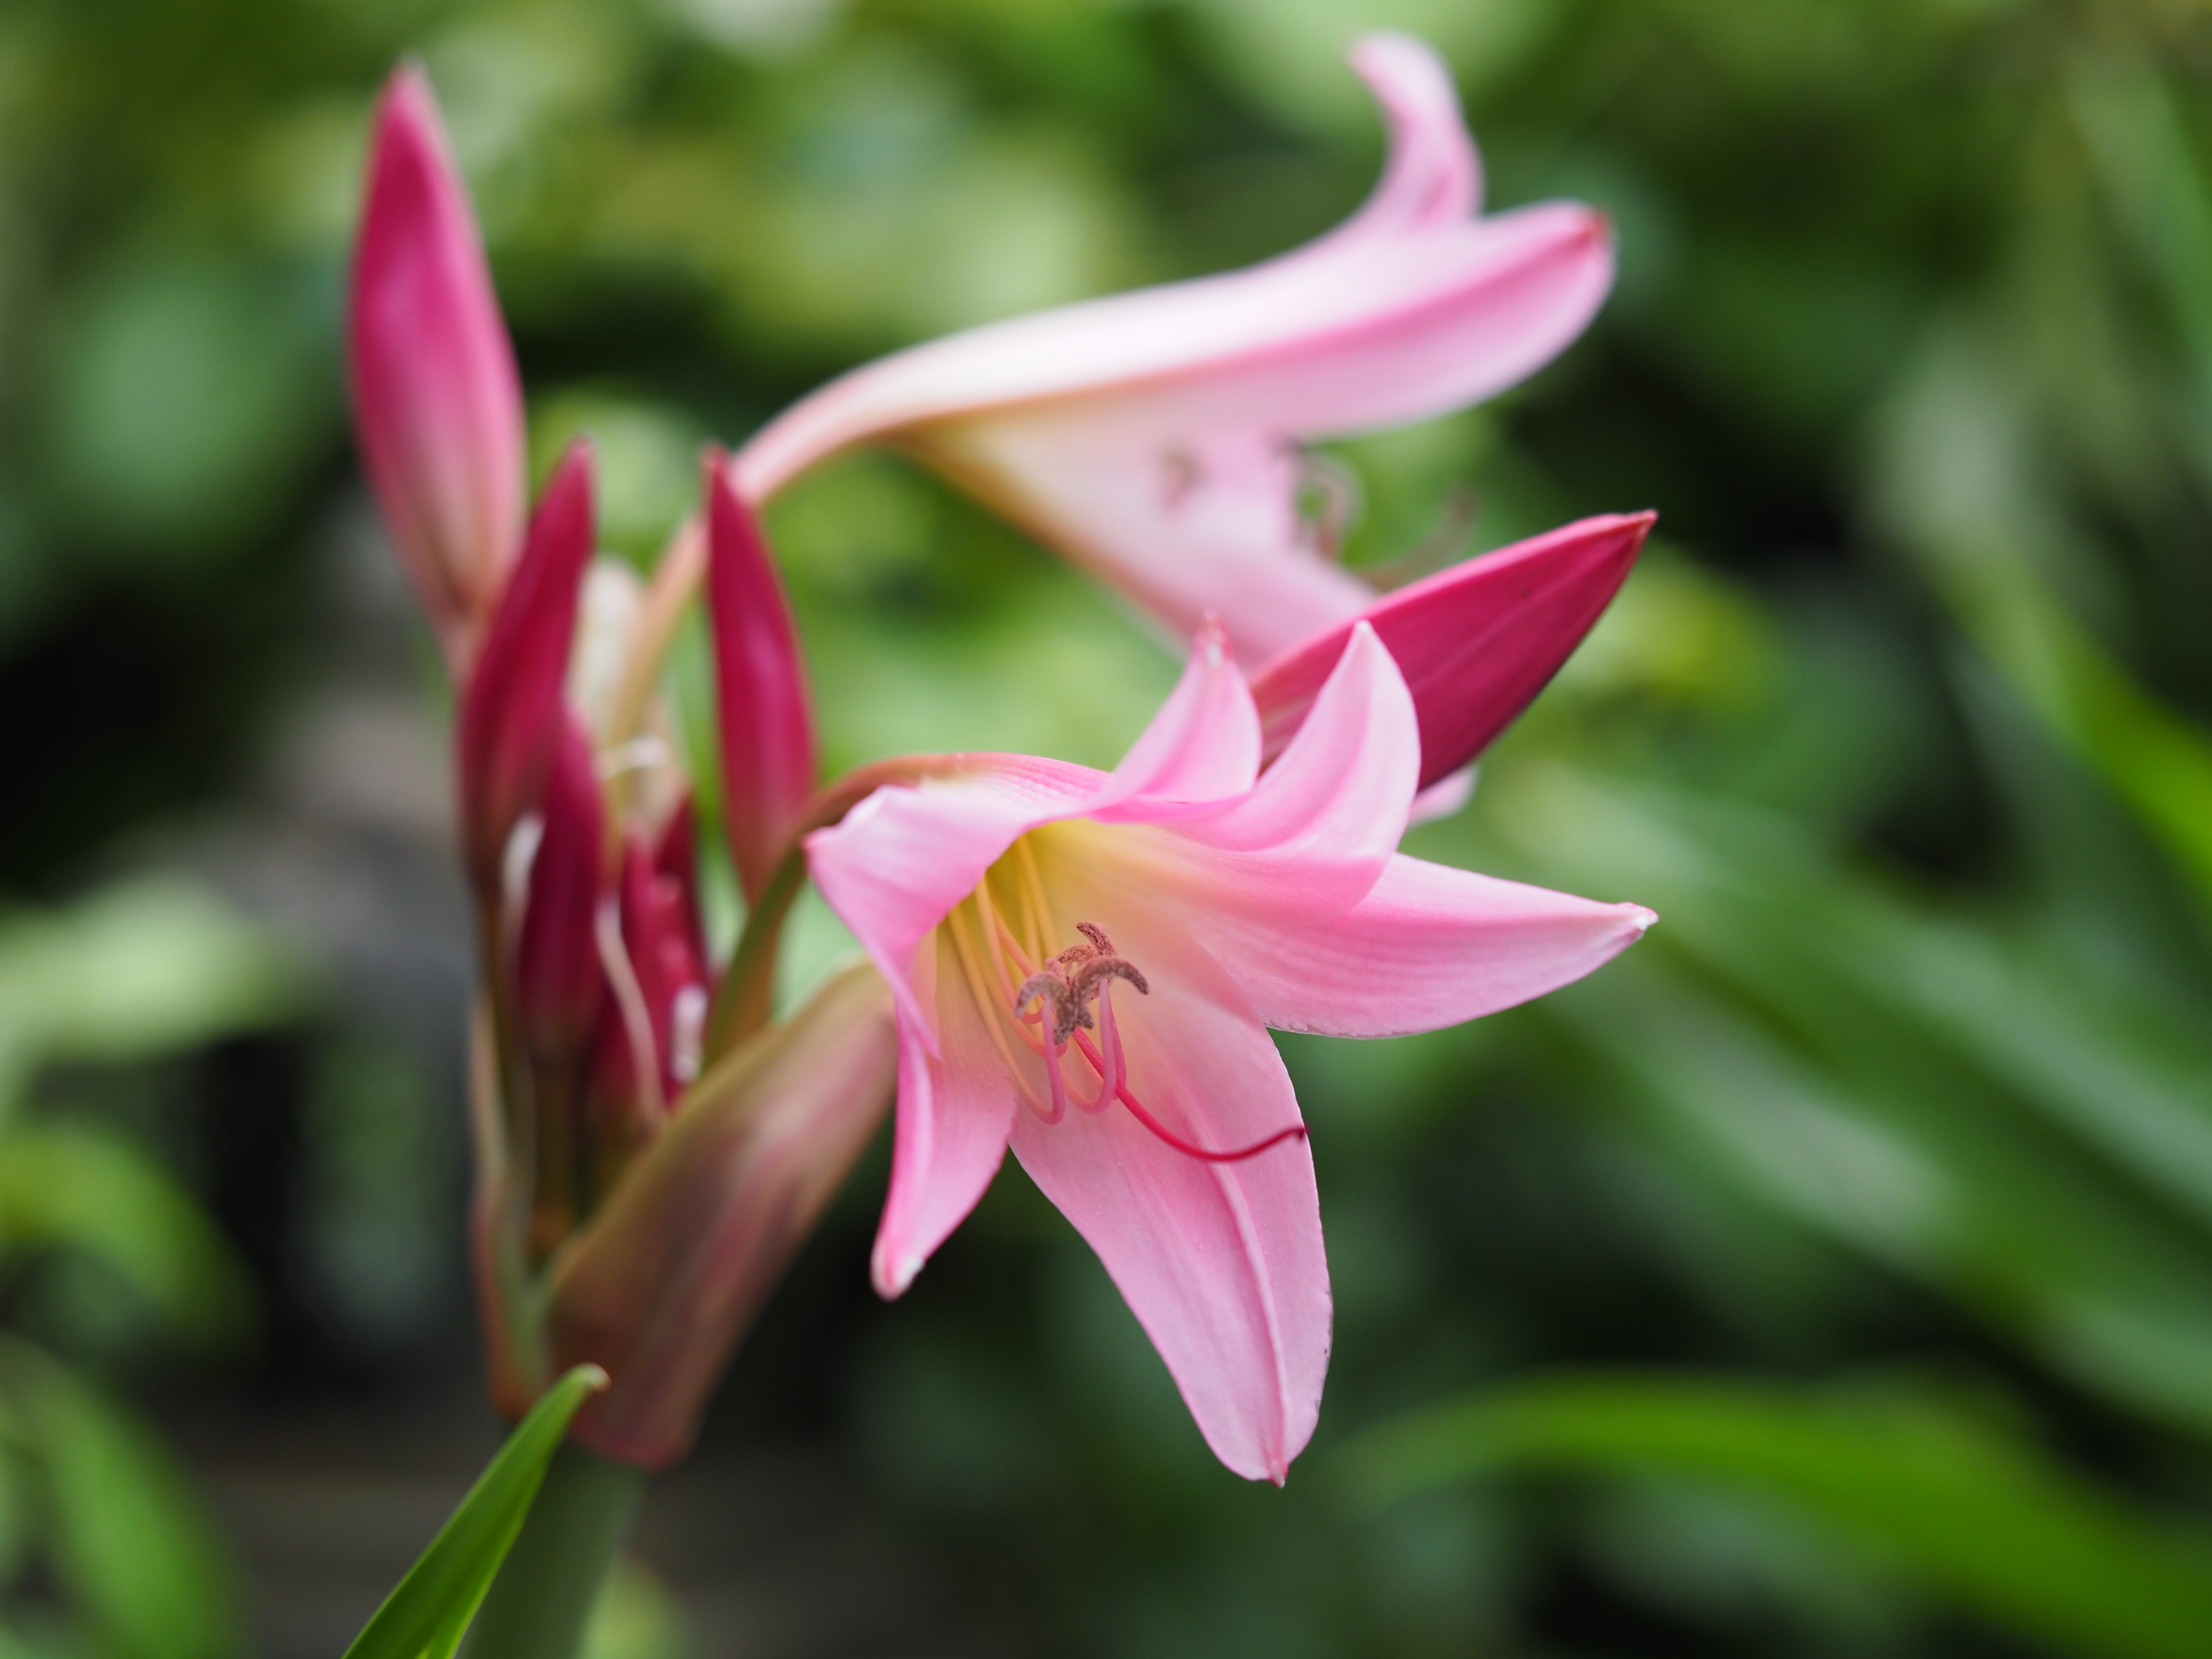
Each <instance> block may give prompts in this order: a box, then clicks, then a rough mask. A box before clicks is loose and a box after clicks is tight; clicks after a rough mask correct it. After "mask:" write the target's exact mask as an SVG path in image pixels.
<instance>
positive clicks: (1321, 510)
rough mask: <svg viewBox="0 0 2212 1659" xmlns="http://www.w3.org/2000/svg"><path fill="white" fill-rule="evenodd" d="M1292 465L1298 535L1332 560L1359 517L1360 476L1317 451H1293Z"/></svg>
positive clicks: (1342, 547)
mask: <svg viewBox="0 0 2212 1659" xmlns="http://www.w3.org/2000/svg"><path fill="white" fill-rule="evenodd" d="M1293 465H1295V466H1296V468H1297V489H1296V497H1295V499H1296V503H1297V519H1298V532H1299V535H1300V537H1301V538H1302V539H1303V540H1304V541H1305V543H1306V544H1307V545H1308V546H1310V547H1311V548H1312V549H1313V550H1314V551H1315V552H1316V553H1318V554H1320V555H1321V556H1322V557H1323V558H1325V559H1334V558H1335V557H1336V556H1338V555H1339V554H1340V553H1341V552H1342V551H1343V550H1344V538H1345V532H1347V531H1349V530H1350V529H1351V528H1352V525H1353V524H1354V523H1355V522H1357V521H1358V518H1359V505H1360V501H1359V495H1360V491H1359V475H1358V473H1357V472H1354V471H1352V468H1351V467H1349V466H1348V465H1346V464H1345V463H1344V462H1343V461H1340V460H1339V459H1337V458H1336V457H1335V456H1334V455H1330V454H1326V453H1322V451H1320V450H1314V449H1302V450H1297V451H1295V452H1294V453H1293Z"/></svg>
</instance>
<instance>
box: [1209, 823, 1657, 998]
mask: <svg viewBox="0 0 2212 1659" xmlns="http://www.w3.org/2000/svg"><path fill="white" fill-rule="evenodd" d="M1656 920H1657V918H1656V917H1655V916H1654V915H1652V914H1651V912H1650V911H1649V910H1647V909H1645V908H1644V907H1643V906H1642V905H1639V904H1601V903H1599V902H1597V901H1595V900H1594V899H1585V898H1576V897H1575V896H1572V895H1571V894H1567V893H1554V892H1552V891H1549V890H1547V889H1545V888H1541V887H1530V886H1527V885H1524V884H1522V883H1520V882H1517V881H1501V880H1499V879H1498V878H1496V877H1494V876H1483V875H1477V874H1475V873H1474V872H1473V871H1470V870H1455V869H1453V868H1452V867H1450V866H1448V865H1442V864H1430V863H1427V862H1425V861H1424V860H1420V859H1414V858H1407V857H1406V856H1405V855H1404V854H1399V855H1398V856H1397V857H1395V858H1393V859H1392V860H1390V861H1389V865H1388V866H1386V867H1385V868H1384V870H1383V875H1382V878H1381V879H1380V880H1378V881H1377V882H1376V884H1375V886H1374V888H1373V890H1371V891H1370V892H1369V893H1368V895H1367V896H1366V897H1365V898H1364V899H1362V900H1361V901H1360V902H1358V904H1356V905H1354V906H1353V907H1352V908H1351V909H1350V910H1348V911H1346V913H1345V914H1343V915H1340V916H1335V917H1332V918H1329V919H1328V920H1326V921H1299V920H1296V919H1285V920H1282V921H1275V922H1272V923H1271V922H1270V921H1268V920H1267V919H1266V918H1264V917H1261V916H1258V915H1254V914H1252V913H1251V912H1249V911H1237V912H1228V911H1225V912H1218V913H1216V914H1215V915H1212V916H1210V917H1208V919H1207V927H1208V932H1207V934H1206V938H1207V940H1208V943H1209V944H1210V945H1212V949H1213V951H1214V953H1215V954H1216V955H1217V956H1218V957H1220V958H1221V961H1222V963H1224V965H1225V967H1226V968H1227V969H1228V970H1229V971H1230V972H1231V974H1233V975H1236V978H1237V983H1238V984H1239V985H1241V986H1242V987H1243V988H1244V990H1245V992H1246V993H1247V994H1249V996H1250V997H1251V999H1252V1001H1253V1003H1254V1006H1256V1007H1257V1008H1258V1009H1259V1011H1260V1017H1261V1018H1262V1019H1264V1020H1266V1021H1267V1024H1270V1025H1272V1026H1273V1027H1275V1028H1276V1029H1277V1030H1285V1031H1318V1032H1322V1033H1324V1034H1325V1035H1328V1036H1352V1037H1378V1036H1405V1035H1406V1034H1407V1033H1409V1032H1413V1031H1434V1030H1442V1029H1443V1027H1445V1026H1448V1025H1456V1024H1460V1023H1461V1022H1462V1021H1463V1020H1469V1019H1479V1018H1481V1017H1482V1016H1483V1015H1485V1014H1494V1013H1496V1012H1498V1011H1499V1010H1500V1009H1503V1008H1510V1007H1513V1006H1516V1005H1517V1004H1520V1003H1523V1002H1526V1001H1528V1000H1529V999H1531V998H1532V997H1540V996H1541V995H1543V994H1545V993H1546V992H1547V991H1555V990H1557V989H1559V987H1560V986H1562V985H1567V984H1571V983H1572V982H1573V981H1576V980H1578V979H1580V978H1581V977H1582V976H1583V975H1585V974H1588V973H1590V972H1592V971H1593V970H1595V969H1598V968H1600V967H1602V966H1603V965H1604V964H1605V963H1607V962H1610V961H1611V960H1612V959H1613V957H1616V956H1618V955H1620V952H1621V951H1625V950H1626V949H1627V948H1628V947H1629V946H1630V945H1633V944H1634V943H1635V942H1636V941H1637V940H1638V939H1641V938H1642V937H1643V936H1644V929H1645V928H1647V927H1650V925H1651V924H1652V922H1653V921H1656Z"/></svg>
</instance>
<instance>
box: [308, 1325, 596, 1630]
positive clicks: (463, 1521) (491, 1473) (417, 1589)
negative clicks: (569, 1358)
mask: <svg viewBox="0 0 2212 1659" xmlns="http://www.w3.org/2000/svg"><path fill="white" fill-rule="evenodd" d="M606 1386H607V1374H606V1373H605V1371H603V1370H600V1369H599V1367H598V1366H597V1365H579V1366H577V1367H575V1368H574V1370H570V1371H568V1373H567V1374H566V1375H564V1376H562V1378H561V1380H560V1381H559V1382H557V1383H554V1385H553V1386H552V1387H551V1388H550V1389H547V1390H546V1391H545V1394H544V1397H543V1398H542V1399H540V1400H539V1401H538V1403H537V1404H536V1405H535V1406H533V1407H531V1410H530V1415H529V1416H527V1417H526V1418H524V1419H522V1421H521V1422H520V1424H518V1425H516V1427H515V1431H514V1432H513V1434H511V1435H509V1436H507V1443H506V1444H505V1445H504V1446H501V1448H500V1449H499V1455H498V1456H496V1457H495V1458H493V1459H492V1461H491V1466H490V1467H489V1468H487V1469H486V1470H485V1471H484V1472H483V1475H482V1476H481V1477H480V1478H479V1479H478V1480H477V1483H476V1485H475V1486H472V1487H471V1488H470V1489H469V1495H468V1496H467V1497H466V1498H463V1499H462V1500H461V1506H460V1508H459V1509H457V1510H454V1511H453V1517H452V1519H450V1520H448V1521H447V1522H446V1524H445V1525H444V1526H443V1527H442V1528H440V1529H439V1532H438V1535H437V1536H436V1537H435V1538H434V1539H432V1540H431V1541H430V1547H429V1548H428V1549H427V1550H425V1551H423V1552H422V1557H421V1559H418V1560H417V1561H416V1563H415V1565H413V1566H411V1567H410V1568H409V1569H408V1570H407V1576H406V1577H404V1578H403V1579H401V1580H400V1581H399V1585H398V1589H394V1590H393V1591H392V1594H391V1595H388V1596H386V1598H385V1601H384V1605H383V1606H382V1607H379V1608H378V1609H377V1610H376V1614H375V1616H374V1618H372V1619H371V1620H369V1621H368V1624H367V1625H366V1626H363V1627H362V1632H361V1634H360V1635H358V1636H356V1638H354V1639H353V1645H352V1646H351V1647H349V1648H348V1649H347V1650H346V1659H452V1656H453V1651H454V1650H456V1649H457V1648H459V1646H460V1644H461V1638H462V1637H463V1636H464V1635H465V1634H466V1633H467V1632H468V1628H469V1621H470V1620H471V1619H473V1618H474V1617H475V1616H476V1611H477V1607H478V1606H479V1605H480V1604H481V1603H482V1602H483V1598H484V1593H485V1592H486V1591H487V1590H489V1589H490V1588H491V1581H492V1580H493V1579H494V1578H495V1577H497V1576H498V1573H499V1569H500V1564H501V1562H503V1561H504V1560H506V1559H507V1551H508V1550H509V1549H511V1548H513V1545H514V1540H515V1537H516V1535H517V1534H519V1533H520V1532H521V1530H522V1523H523V1522H524V1520H525V1519H526V1518H527V1517H528V1516H529V1514H530V1505H531V1503H532V1500H533V1499H535V1498H537V1496H538V1486H540V1485H541V1484H542V1483H543V1482H544V1479H545V1468H546V1465H547V1464H548V1463H550V1462H551V1461H552V1458H553V1454H554V1453H555V1452H556V1451H557V1450H559V1449H560V1447H561V1439H562V1436H563V1435H565V1434H566V1433H567V1432H568V1421H569V1419H571V1418H573V1417H574V1416H575V1414H576V1413H577V1411H578V1410H579V1409H580V1407H582V1405H583V1403H584V1401H585V1400H586V1398H587V1397H588V1396H590V1395H594V1394H596V1393H598V1392H599V1390H600V1389H604V1388H605V1387H606Z"/></svg>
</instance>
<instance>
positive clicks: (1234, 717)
mask: <svg viewBox="0 0 2212 1659" xmlns="http://www.w3.org/2000/svg"><path fill="white" fill-rule="evenodd" d="M1259 775H1260V714H1259V710H1258V709H1257V708H1255V707H1254V705H1253V702H1252V689H1251V687H1250V686H1249V685H1247V684H1245V682H1244V676H1243V675H1242V674H1241V673H1239V672H1238V671H1237V668H1236V665H1234V664H1232V663H1231V662H1230V660H1229V659H1228V655H1227V653H1226V651H1225V641H1224V638H1223V635H1222V631H1221V629H1220V628H1219V627H1218V625H1215V624H1212V623H1209V624H1208V625H1207V626H1206V627H1205V628H1203V629H1200V631H1199V635H1198V638H1197V639H1196V640H1194V641H1192V644H1191V650H1190V657H1189V659H1188V661H1187V662H1186V663H1185V664H1184V665H1183V671H1182V678H1181V679H1180V680H1178V681H1176V688H1175V690H1174V691H1173V692H1171V693H1170V695H1169V697H1168V700H1167V702H1164V703H1163V704H1162V705H1161V706H1160V712H1159V713H1158V714H1155V715H1153V716H1152V722H1151V724H1149V725H1148V726H1146V727H1145V730H1144V733H1143V735H1142V736H1140V737H1139V738H1138V739H1137V740H1136V742H1134V743H1133V744H1130V745H1129V752H1128V753H1127V754H1126V755H1124V756H1122V757H1121V764H1120V765H1119V766H1117V767H1115V769H1114V780H1113V781H1114V785H1115V787H1116V788H1119V789H1122V790H1126V791H1127V792H1128V793H1131V794H1138V795H1149V796H1152V797H1155V798H1157V799H1162V800H1172V801H1213V800H1225V799H1229V798H1230V797H1231V796H1235V795H1242V794H1243V793H1246V792H1247V791H1249V789H1250V788H1251V787H1252V783H1253V781H1254V780H1255V778H1257V777H1258V776H1259Z"/></svg>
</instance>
